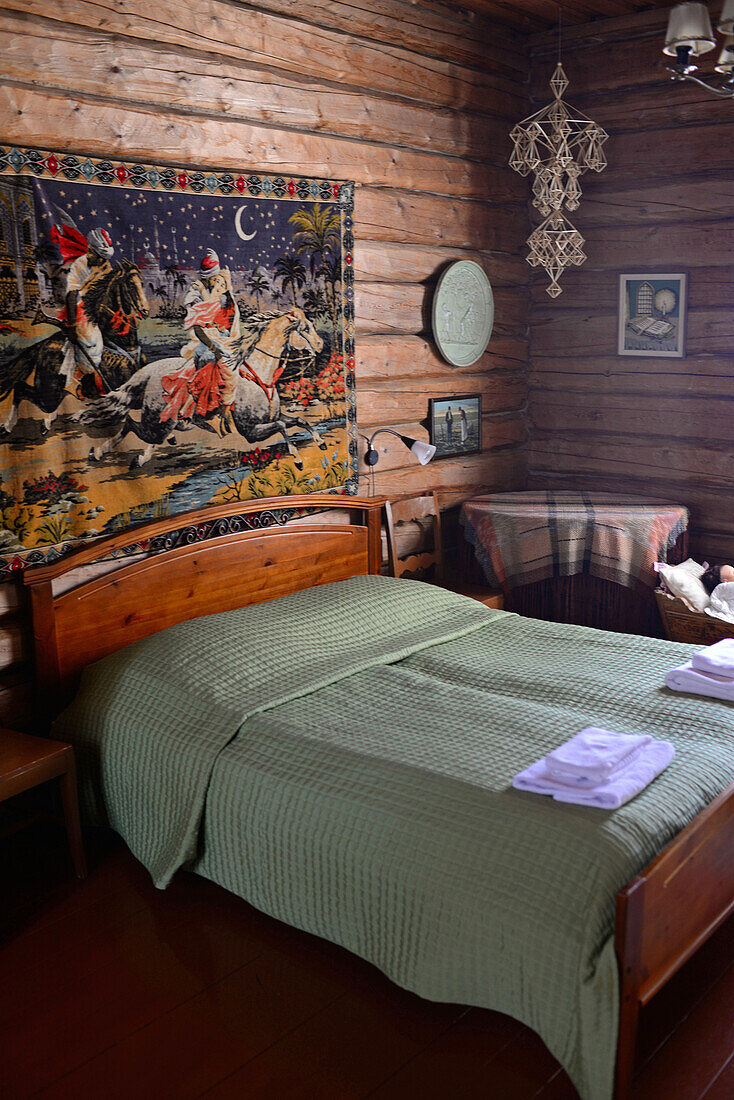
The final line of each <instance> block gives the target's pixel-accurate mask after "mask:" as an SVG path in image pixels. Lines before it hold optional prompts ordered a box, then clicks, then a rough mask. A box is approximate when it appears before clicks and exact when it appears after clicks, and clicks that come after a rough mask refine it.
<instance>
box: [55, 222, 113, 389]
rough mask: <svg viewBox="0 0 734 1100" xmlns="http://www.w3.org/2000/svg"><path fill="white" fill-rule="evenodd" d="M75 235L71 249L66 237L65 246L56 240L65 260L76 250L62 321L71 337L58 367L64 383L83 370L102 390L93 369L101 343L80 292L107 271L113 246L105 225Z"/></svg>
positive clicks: (98, 355) (109, 267) (100, 335)
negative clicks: (75, 241)
mask: <svg viewBox="0 0 734 1100" xmlns="http://www.w3.org/2000/svg"><path fill="white" fill-rule="evenodd" d="M78 237H79V238H80V240H79V241H78V242H77V243H76V245H75V247H74V248H73V249H72V247H71V244H70V243H69V241H67V240H65V241H64V244H66V249H65V248H64V246H63V245H62V244H61V243H60V247H61V252H62V257H63V258H64V259H65V260H69V259H71V258H72V255H73V253H74V252H75V253H76V258H75V259H74V261H73V263H72V264H71V267H70V268H69V274H68V277H67V280H66V321H67V325H68V327H69V333H70V337H71V339H70V340H69V341H67V345H66V348H65V352H64V361H63V364H62V368H61V369H62V373H63V374H64V375H65V377H66V381H67V387H68V386H69V385H70V383H71V382H72V380H73V379H74V378H77V379H80V377H81V375H83V374H92V375H94V380H95V382H96V385H97V389H98V390H99V391H100V392H102V391H103V389H104V387H103V384H102V380H101V378H100V377H99V374H98V373H97V371H98V370H99V366H100V363H101V362H102V352H103V350H104V343H103V340H102V333H101V332H100V330H99V326H98V325H96V324H95V323H94V322H93V321H91V320H90V318H89V317H88V316H87V313H86V311H85V309H84V301H83V296H84V291H85V290H86V289H87V287H88V286H89V285H90V283H92V282H93V281H96V280H97V279H100V278H102V277H103V276H104V275H107V274H108V273H109V272H110V270H111V265H110V260H111V259H112V256H113V255H114V252H115V249H114V247H113V244H112V240H111V239H110V235H109V233H108V232H107V230H106V229H102V228H99V229H93V230H92V231H91V233H90V234H89V236H88V237H87V238H86V241H84V237H83V236H82V235H81V234H80V233H79V234H78ZM82 242H84V244H86V250H85V251H84V252H82V251H81V249H82V248H83V247H84V244H82ZM65 252H66V254H65ZM77 396H79V391H78V390H77Z"/></svg>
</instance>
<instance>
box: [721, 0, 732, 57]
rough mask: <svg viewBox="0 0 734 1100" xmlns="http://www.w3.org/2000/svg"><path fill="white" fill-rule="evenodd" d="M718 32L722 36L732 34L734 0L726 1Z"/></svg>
mask: <svg viewBox="0 0 734 1100" xmlns="http://www.w3.org/2000/svg"><path fill="white" fill-rule="evenodd" d="M719 30H720V31H721V33H722V34H734V0H726V3H725V4H724V9H723V11H722V13H721V19H719ZM727 72H728V70H727Z"/></svg>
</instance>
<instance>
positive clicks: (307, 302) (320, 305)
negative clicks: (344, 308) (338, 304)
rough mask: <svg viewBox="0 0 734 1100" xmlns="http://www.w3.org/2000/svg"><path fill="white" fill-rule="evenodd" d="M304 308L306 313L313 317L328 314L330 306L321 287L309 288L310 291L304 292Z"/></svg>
mask: <svg viewBox="0 0 734 1100" xmlns="http://www.w3.org/2000/svg"><path fill="white" fill-rule="evenodd" d="M303 308H304V310H305V311H306V313H309V314H311V316H312V317H317V316H318V315H319V313H326V311H327V310H328V308H329V305H328V302H327V301H326V298H325V296H324V292H323V290H321V288H320V287H309V288H308V290H307V291H305V292H304V295H303Z"/></svg>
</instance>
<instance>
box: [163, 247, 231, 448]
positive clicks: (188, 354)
mask: <svg viewBox="0 0 734 1100" xmlns="http://www.w3.org/2000/svg"><path fill="white" fill-rule="evenodd" d="M185 304H186V318H185V320H184V325H185V327H186V328H187V329H188V330H189V331H190V332H191V338H190V339H189V341H188V343H187V344H186V345H185V346H184V347H183V348H182V349H181V355H182V357H183V359H184V361H185V362H186V363H187V364H188V365H187V366H185V367H184V368H182V369H180V370H178V371H176V372H175V374H171V375H166V376H165V377H164V378H163V379H162V380H161V382H162V386H163V392H164V394H165V395H166V398H167V403H166V407H165V409H164V410H163V412H162V413H161V420H173V419H177V420H179V421H181V420H188V419H190V418H191V417H192V416H194V414H196V415H198V416H201V417H203V418H208V417H209V416H210V414H211V413H213V412H214V411H215V410H218V416H217V418H216V419H215V420H214V427H215V430H216V431H217V433H218V434H219V435H220V436H223V435H224V434H225V433H226V432H231V431H232V428H233V427H234V420H233V417H232V407H233V404H234V395H235V386H236V384H237V381H238V377H239V374H238V370H239V361H238V358H237V352H238V344H239V337H240V311H239V308H238V306H237V302H236V301H235V297H234V293H233V292H232V280H231V277H230V273H229V269H228V268H226V267H222V265H221V263H220V262H219V256H218V255H217V253H216V252H215V251H214V249H213V248H208V249H207V250H206V254H205V255H204V257H203V259H202V261H201V265H200V267H199V278H198V279H197V280H196V281H195V282H194V284H193V285H192V287H191V289H190V290H189V292H188V294H187V295H186V298H185ZM192 359H193V364H192V363H191V360H192Z"/></svg>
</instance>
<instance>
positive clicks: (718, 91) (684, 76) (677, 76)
mask: <svg viewBox="0 0 734 1100" xmlns="http://www.w3.org/2000/svg"><path fill="white" fill-rule="evenodd" d="M666 68H667V70H668V72H669V73H672V74H673V80H691V81H693V83H694V84H700V85H701V87H702V88H705V89H706V91H707V92H711V94H712V95H715V96H718V97H719V99H734V88H733V87H730V88H728V89H726V88H712V87H711V85H710V84H707V83H706V81H705V80H701V79H700V77H697V76H694V75H693V73H681V72H679V70H678V69H674V68H672V67H671V66H670V65H667V66H666ZM727 83H728V82H727ZM383 430H384V431H386V430H387V429H383Z"/></svg>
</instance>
